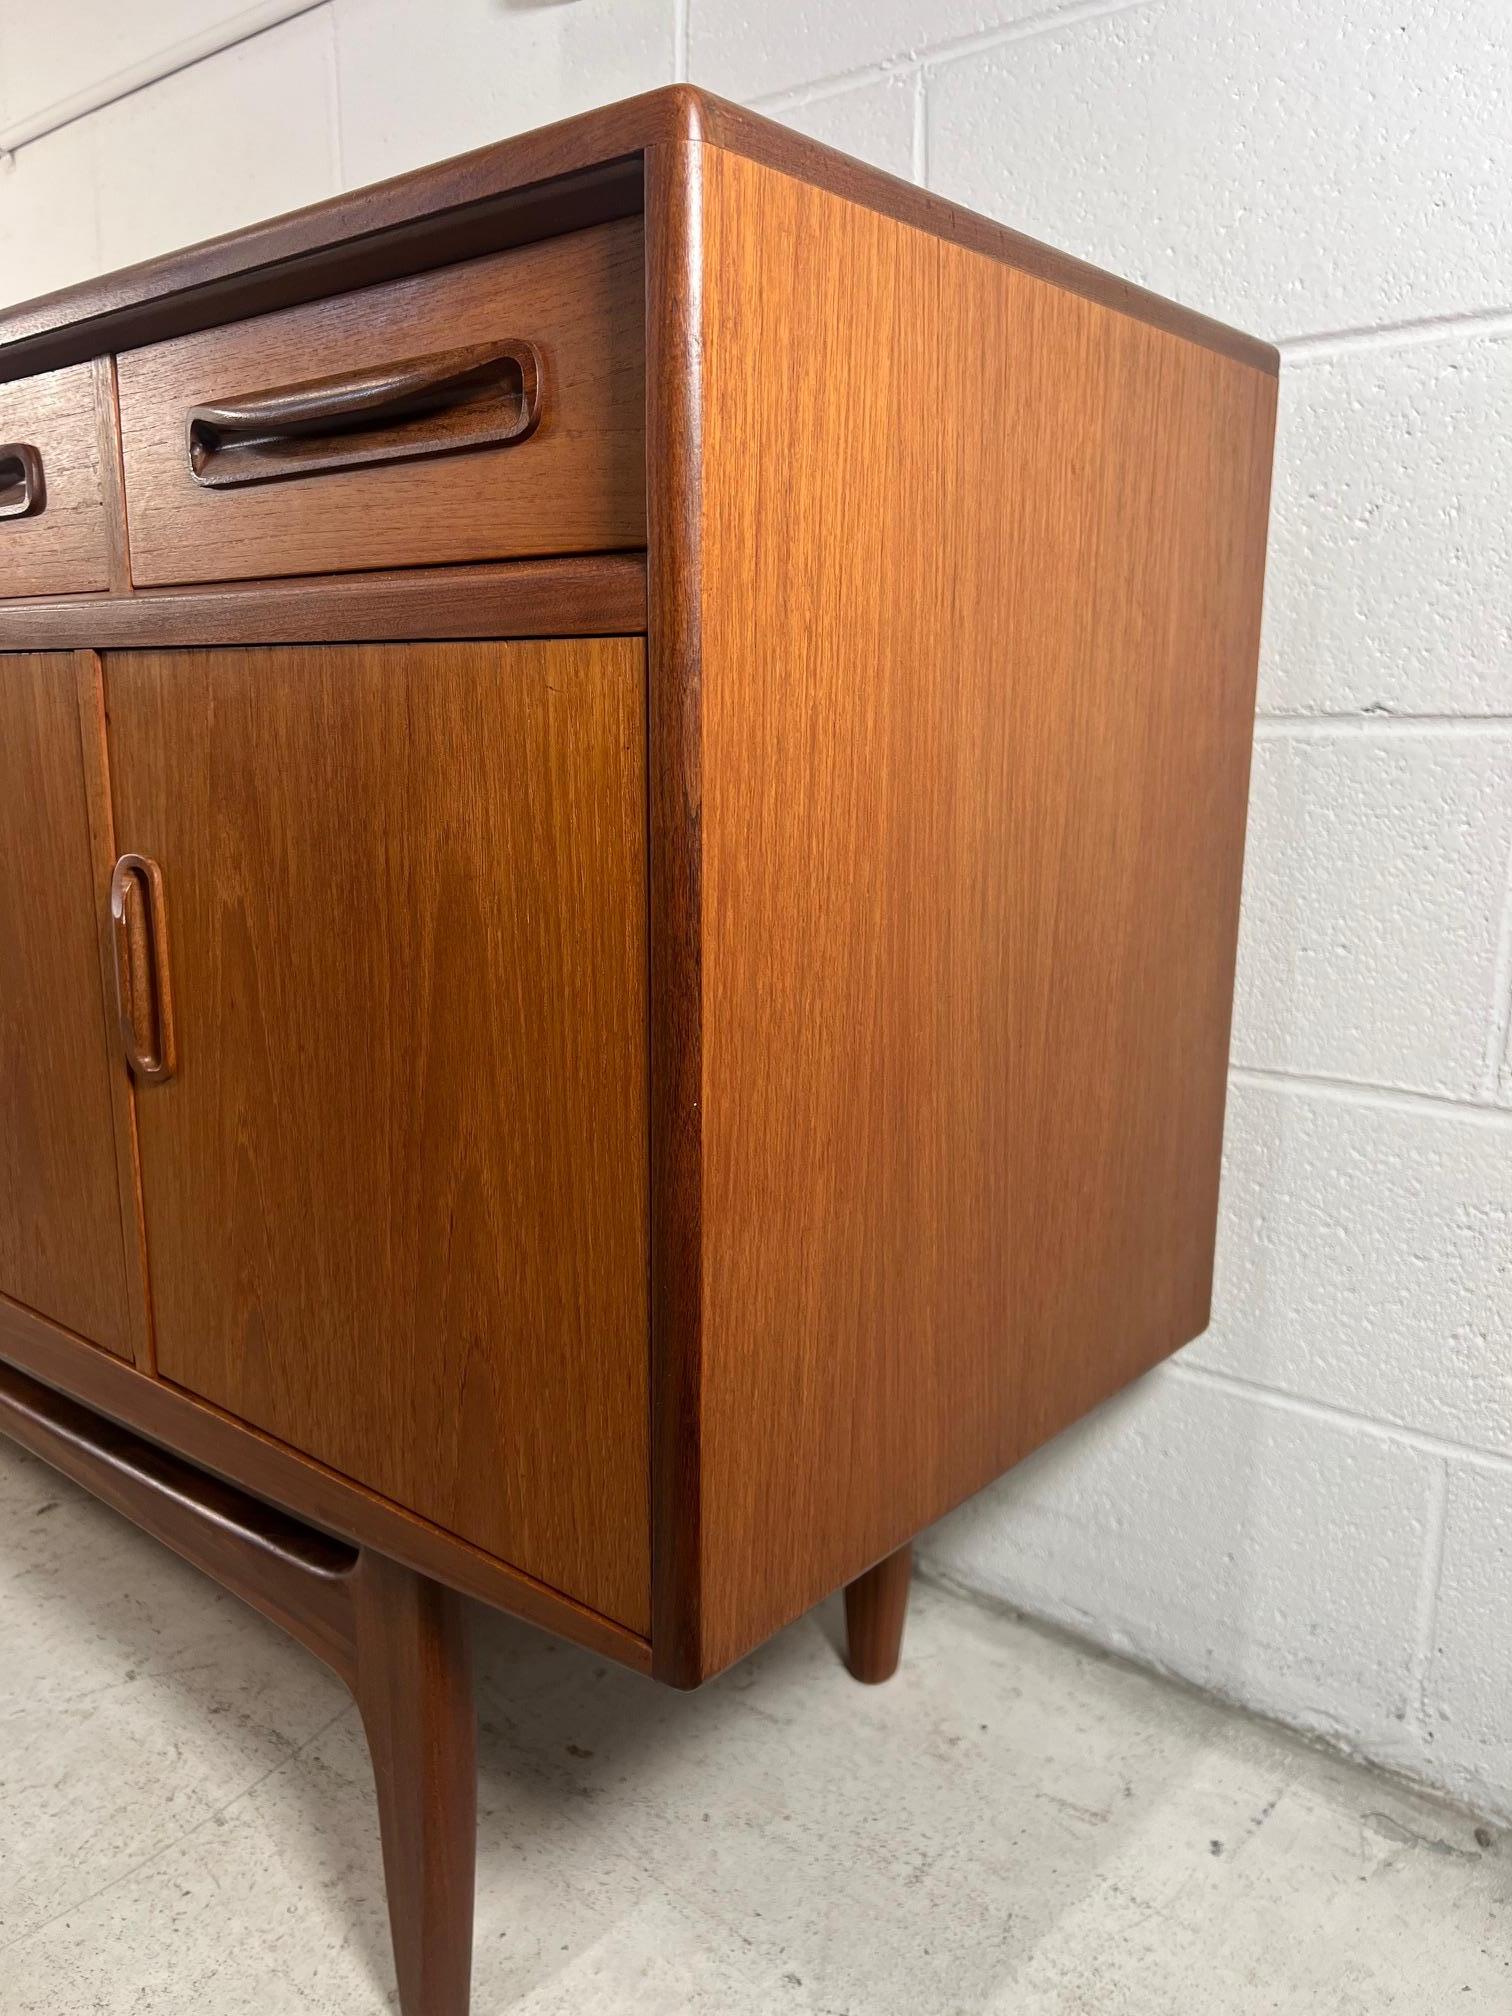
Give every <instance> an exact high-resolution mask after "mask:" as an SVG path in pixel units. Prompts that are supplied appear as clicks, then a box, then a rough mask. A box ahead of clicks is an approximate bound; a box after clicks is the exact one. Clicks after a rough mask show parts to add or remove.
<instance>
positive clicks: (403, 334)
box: [117, 218, 646, 586]
mask: <svg viewBox="0 0 1512 2016" xmlns="http://www.w3.org/2000/svg"><path fill="white" fill-rule="evenodd" d="M642 265H643V250H642V233H641V223H640V219H639V218H626V219H624V220H623V221H621V222H619V223H615V224H605V225H601V226H599V227H597V228H596V229H594V230H590V231H579V232H574V233H573V234H571V235H570V236H568V237H565V238H559V239H554V240H552V241H551V242H549V243H547V244H544V245H531V246H524V247H521V248H518V249H516V250H514V251H509V252H501V253H498V254H495V255H494V256H493V257H491V258H487V259H478V260H474V261H472V262H470V263H469V264H467V265H464V266H457V267H450V268H448V269H447V270H446V271H444V272H439V273H431V274H423V275H420V276H418V277H417V278H414V279H410V280H402V281H397V282H395V283H393V284H392V285H390V286H387V287H381V288H367V289H362V290H359V291H358V292H355V293H350V294H344V295H338V296H336V297H334V298H333V299H331V300H329V301H321V302H316V303H312V304H311V305H309V306H307V307H301V308H291V309H287V310H285V311H284V312H283V313H281V314H276V315H265V316H260V317H258V318H257V319H255V320H253V321H250V322H241V323H233V324H231V325H229V326H228V327H226V328H222V329H215V330H210V331H207V332H205V333H204V334H202V335H196V336H186V337H183V338H181V339H179V340H178V341H176V342H173V343H163V344H157V345H154V346H153V347H152V348H150V349H147V350H138V351H131V352H128V353H127V354H125V355H123V356H122V357H121V358H120V360H119V362H118V366H117V370H118V378H119V388H120V409H121V435H122V444H123V450H124V456H125V465H126V506H127V516H128V523H129V527H130V535H131V560H132V576H133V579H134V580H135V581H136V583H137V584H138V586H151V585H155V584H162V583H169V582H185V581H233V580H243V579H246V578H247V577H249V576H252V575H261V574H269V575H278V574H319V573H326V572H339V571H341V570H343V569H346V568H352V567H401V566H405V567H408V566H424V565H429V564H433V563H436V562H443V561H457V560H494V559H503V558H508V557H510V556H513V555H524V554H532V553H587V552H595V551H599V550H604V549H609V548H615V547H637V546H642V545H644V543H645V536H646V534H645V524H646V503H645V457H644V432H645V417H644V402H645V284H644V277H643V272H642ZM508 338H523V339H527V340H529V341H531V342H533V343H535V344H537V345H538V346H539V348H540V351H541V355H542V361H543V366H544V392H543V417H542V419H541V422H540V425H539V426H538V427H537V428H536V431H535V432H534V433H533V434H532V435H531V436H530V437H529V439H528V440H524V441H520V442H517V443H514V444H513V445H511V446H507V447H494V448H479V449H473V450H470V451H468V452H465V453H453V454H444V455H435V456H428V457H426V458H424V459H421V460H412V461H406V462H394V463H386V464H382V465H379V466H377V467H373V468H365V469H360V468H359V469H346V470H340V471H335V472H327V473H324V474H319V475H310V476H302V477H297V478H291V479H287V480H284V481H281V482H272V483H259V484H254V485H250V486H244V487H238V488H236V489H231V490H207V489H204V488H202V487H201V486H200V485H199V484H197V483H196V482H195V480H194V477H193V475H192V474H191V471H190V468H189V461H188V456H187V453H186V447H185V426H186V417H187V414H188V412H189V410H190V409H191V408H192V407H195V406H199V405H204V404H207V403H214V402H219V401H223V400H227V399H232V398H236V397H238V396H245V395H249V394H252V393H255V392H262V391H266V390H268V389H269V388H272V387H276V386H285V385H295V384H305V383H308V382H309V381H311V380H314V379H322V378H327V377H331V376H334V375H336V374H338V373H351V372H357V371H364V370H369V369H372V368H374V367H378V366H389V365H392V364H395V363H397V362H399V361H401V360H404V359H410V358H417V357H425V356H429V355H432V354H434V353H438V352H447V351H455V350H458V349H462V348H465V347H466V346H469V345H474V344H483V343H488V342H490V341H497V340H502V339H508Z"/></svg>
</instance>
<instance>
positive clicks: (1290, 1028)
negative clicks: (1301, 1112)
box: [1234, 726, 1512, 1098]
mask: <svg viewBox="0 0 1512 2016" xmlns="http://www.w3.org/2000/svg"><path fill="white" fill-rule="evenodd" d="M1509 777H1512V726H1509V727H1506V728H1498V729H1484V730H1482V729H1462V730H1455V731H1453V732H1449V733H1435V732H1432V731H1423V732H1414V733H1408V732H1406V731H1405V730H1392V731H1385V730H1371V729H1364V730H1355V729H1350V728H1340V729H1337V730H1329V731H1327V732H1325V733H1322V734H1311V733H1292V732H1289V731H1286V732H1280V733H1274V734H1270V735H1265V736H1262V737H1261V739H1260V740H1259V741H1258V742H1257V743H1256V748H1255V765H1254V777H1253V784H1252V795H1251V808H1250V829H1249V841H1248V846H1247V850H1246V856H1245V887H1244V910H1243V922H1242V928H1241V933H1240V947H1239V976H1238V988H1237V997H1236V1002H1235V1019H1234V1061H1235V1063H1237V1064H1248V1065H1254V1066H1257V1067H1259V1068H1261V1069H1265V1070H1281V1071H1296V1072H1304V1073H1309V1074H1314V1075H1320V1076H1324V1077H1337V1078H1348V1079H1355V1080H1359V1081H1362V1082H1367V1083H1371V1084H1377V1085H1387V1086H1395V1087H1399V1088H1403V1089H1406V1090H1413V1091H1423V1092H1437V1093H1446V1094H1450V1095H1452V1096H1455V1097H1461V1098H1474V1097H1476V1096H1477V1095H1478V1093H1479V1090H1480V1086H1481V1083H1482V1079H1483V1076H1484V1072H1485V1057H1486V1043H1487V1037H1488V1034H1489V1030H1490V1024H1491V1016H1492V1002H1493V998H1494V994H1495V987H1496V979H1495V975H1496V958H1497V945H1498V939H1499V936H1500V930H1501V915H1502V904H1503V897H1504V893H1505V889H1506V877H1507V858H1508V851H1509V848H1512V789H1509V788H1508V780H1509Z"/></svg>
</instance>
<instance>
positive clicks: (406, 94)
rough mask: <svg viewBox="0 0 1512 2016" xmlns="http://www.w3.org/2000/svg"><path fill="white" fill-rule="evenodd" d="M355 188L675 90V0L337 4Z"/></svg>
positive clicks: (349, 166)
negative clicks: (666, 87)
mask: <svg viewBox="0 0 1512 2016" xmlns="http://www.w3.org/2000/svg"><path fill="white" fill-rule="evenodd" d="M335 14H336V46H337V62H338V68H339V78H340V94H341V151H342V179H343V181H344V183H345V185H346V186H347V187H348V188H349V189H350V188H355V187H357V186H358V185H359V184H361V183H364V182H373V181H377V180H379V179H380V178H382V177H383V176H385V175H397V174H399V173H401V172H402V171H403V170H404V169H407V168H419V167H422V166H424V165H425V164H426V163H427V162H431V161H440V160H444V159H445V158H446V157H447V156H448V155H451V154H464V153H466V152H467V150H468V149H469V148H470V147H482V146H486V145H487V144H488V142H489V141H491V140H501V139H504V138H506V137H507V136H508V135H509V134H511V133H524V132H528V131H529V129H530V128H531V127H533V126H545V125H549V124H550V122H551V121H552V120H553V119H565V118H566V117H567V116H568V115H569V114H570V113H573V112H582V111H585V110H587V109H588V107H590V106H593V105H601V104H604V103H606V102H608V101H609V100H611V99H614V98H624V97H629V96H630V95H631V94H632V93H634V92H636V91H649V90H651V89H652V88H653V87H654V86H655V85H658V84H667V83H670V82H671V80H672V77H673V74H674V60H675V52H674V49H673V13H672V6H671V0H577V4H576V5H574V6H571V7H563V6H560V5H558V6H531V7H519V6H500V5H499V4H498V0H449V4H448V5H447V6H446V7H445V8H444V9H440V8H438V7H437V6H436V4H435V0H335Z"/></svg>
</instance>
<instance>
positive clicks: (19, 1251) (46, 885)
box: [0, 652, 132, 1357]
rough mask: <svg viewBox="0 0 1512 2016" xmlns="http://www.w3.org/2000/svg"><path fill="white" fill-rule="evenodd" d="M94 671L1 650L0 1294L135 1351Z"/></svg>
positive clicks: (79, 658) (66, 657)
mask: <svg viewBox="0 0 1512 2016" xmlns="http://www.w3.org/2000/svg"><path fill="white" fill-rule="evenodd" d="M99 680H100V674H99V666H98V663H97V661H96V660H95V659H94V658H92V657H90V656H88V655H87V654H84V653H75V652H39V653H25V654H22V653H14V654H0V862H3V872H0V1293H3V1294H5V1295H8V1296H9V1297H11V1299H12V1300H13V1301H16V1302H20V1303H23V1304H24V1305H25V1306H26V1307H27V1308H29V1309H33V1310H35V1311H37V1313H38V1314H39V1315H42V1316H47V1317H50V1318H51V1319H52V1320H53V1321H54V1322H56V1323H61V1324H62V1325H63V1326H64V1328H66V1329H68V1330H72V1331H75V1332H77V1333H78V1334H79V1335H80V1336H82V1337H87V1338H88V1339H89V1340H90V1341H91V1342H92V1343H95V1344H100V1345H103V1346H104V1347H105V1348H106V1349H107V1350H109V1351H114V1352H116V1353H118V1354H119V1355H120V1356H122V1357H129V1356H130V1355H131V1349H132V1347H131V1322H130V1305H129V1291H128V1285H127V1282H128V1275H127V1264H126V1245H125V1237H124V1229H123V1223H122V1213H121V1192H120V1188H119V1183H118V1165H117V1160H116V1124H117V1115H116V1104H117V1102H118V1101H121V1102H124V1101H125V1100H126V1098H127V1096H128V1095H127V1092H126V1089H125V1085H124V1066H119V1067H118V1065H117V1063H116V1060H115V1057H114V1055H113V1053H112V1050H111V1047H110V1039H109V1035H108V1033H107V1032H108V1028H109V1026H110V1025H109V1023H108V1021H107V1012H106V1002H105V992H104V981H103V971H102V966H101V956H100V955H101V929H102V922H101V916H100V907H99V899H100V891H99V888H98V886H97V885H98V882H99V860H98V859H97V856H98V857H100V859H104V860H106V861H107V863H108V851H107V850H108V846H109V838H108V833H105V832H103V831H101V830H100V825H99V822H100V820H101V819H102V818H108V813H106V812H105V810H104V807H105V789H104V740H103V721H102V718H101V713H100V683H99ZM92 779H93V782H92V781H91V780H92ZM92 810H93V814H94V819H93V823H92V819H91V813H92ZM118 1070H119V1071H120V1074H121V1079H122V1082H121V1083H120V1084H119V1085H118V1084H116V1083H114V1082H113V1077H114V1074H116V1073H117V1071H118Z"/></svg>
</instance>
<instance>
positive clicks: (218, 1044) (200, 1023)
mask: <svg viewBox="0 0 1512 2016" xmlns="http://www.w3.org/2000/svg"><path fill="white" fill-rule="evenodd" d="M106 685H107V697H108V714H109V738H110V757H111V778H112V789H113V792H114V798H115V814H116V839H117V844H118V845H119V846H120V847H121V848H122V849H123V850H126V851H129V852H132V853H136V854H139V855H141V856H143V857H145V858H146V860H147V861H148V862H150V863H151V864H153V866H154V868H155V870H156V871H157V874H158V876H160V883H159V885H158V886H159V889H160V901H161V905H162V915H163V925H164V934H163V935H164V940H165V946H166V955H167V964H168V967H169V969H170V973H171V993H172V1004H173V1020H174V1025H175V1032H176V1051H177V1055H176V1059H175V1070H174V1073H173V1075H172V1076H171V1077H170V1078H168V1079H166V1080H165V1081H163V1082H159V1083H147V1084H143V1085H142V1086H141V1087H140V1088H139V1092H138V1126H139V1133H140V1152H141V1171H142V1192H143V1203H144V1209H145V1215H146V1232H147V1253H148V1267H149V1273H150V1281H151V1291H152V1308H153V1317H154V1330H155V1338H156V1350H157V1364H158V1369H159V1372H160V1373H161V1375H162V1376H163V1377H165V1378H167V1379H169V1380H172V1381H173V1382H175V1383H176V1384H178V1385H181V1386H183V1387H185V1388H186V1389H188V1390H189V1391H191V1392H194V1393H196V1394H199V1395H201V1396H203V1397H204V1398H206V1399H209V1400H212V1401H214V1402H216V1403H217V1404H218V1405H220V1406H222V1407H224V1408H226V1409H227V1410H228V1411H229V1412H231V1413H233V1414H235V1415H237V1416H239V1417H240V1418H241V1419H243V1420H245V1421H249V1422H252V1423H254V1424H256V1425H257V1426H258V1427H260V1428H263V1429H265V1430H267V1431H268V1432H269V1433H270V1434H272V1435H275V1436H277V1437H279V1438H280V1439H281V1440H283V1441H286V1442H289V1443H291V1444H293V1445H295V1446H296V1447H298V1448H300V1449H302V1450H304V1451H306V1452H307V1453H308V1454H310V1455H312V1456H315V1457H318V1458H320V1459H321V1460H323V1461H324V1462H326V1463H328V1464H330V1465H331V1466H332V1467H333V1468H334V1469H336V1470H339V1471H341V1472H342V1473H344V1474H345V1475H347V1476H349V1477H352V1478H355V1479H357V1480H359V1481H360V1482H362V1483H364V1484H367V1485H369V1486H371V1487H372V1488H373V1489H374V1490H376V1491H379V1492H382V1493H383V1494H384V1495H385V1496H387V1497H389V1498H392V1499H395V1500H397V1501H398V1502H399V1503H401V1504H403V1505H405V1506H407V1507H409V1508H410V1509H412V1510H414V1511H416V1512H419V1513H422V1514H424V1515H425V1516H427V1517H428V1518H431V1519H433V1520H435V1521H436V1522H437V1523H438V1524H439V1525H441V1526H443V1527H445V1528H446V1529H447V1530H448V1531H450V1532H453V1533H456V1534H459V1535H461V1536H462V1537H463V1538H465V1539H467V1540H470V1541H472V1542H474V1543H475V1544H477V1545H478V1546H480V1547H483V1548H486V1549H487V1550H488V1551H489V1552H490V1553H493V1554H497V1555H499V1556H501V1557H502V1558H504V1559H506V1560H509V1561H511V1562H513V1563H514V1564H515V1565H516V1566H517V1567H519V1568H522V1569H524V1570H526V1571H527V1572H528V1573H530V1574H532V1575H534V1576H536V1577H537V1578H539V1579H540V1580H541V1581H543V1582H546V1583H548V1584H550V1585H551V1586H552V1587H554V1588H557V1589H561V1590H564V1591H566V1592H568V1593H569V1594H571V1595H573V1596H575V1597H577V1598H578V1599H579V1600H581V1601H582V1602H584V1603H587V1604H589V1605H591V1606H592V1607H593V1608H594V1609H596V1610H599V1611H601V1612H602V1613H604V1614H605V1615H607V1616H610V1617H613V1618H615V1619H617V1620H619V1621H620V1622H622V1623H624V1624H626V1625H628V1626H629V1627H630V1628H632V1629H635V1630H642V1631H644V1630H645V1629H646V1628H647V1624H648V1604H649V1575H650V1559H649V1555H650V1546H649V1532H648V1519H647V1481H646V1480H647V1425H646V1420H647V1362H646V1361H647V1342H646V1182H647V1177H646V1161H647V1151H646V949H645V946H646V940H645V787H644V760H645V759H644V737H645V725H644V661H643V649H642V645H641V642H640V640H639V639H626V638H604V639H593V640H573V641H552V642H541V643H517V644H437V645H429V644H427V645H354V646H321V647H309V648H304V647H301V648H279V649H272V650H241V649H235V650H231V649H224V650H213V651H203V652H195V651H164V652H147V653H127V654H123V655H120V656H113V657H111V658H109V659H108V660H107V661H106Z"/></svg>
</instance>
